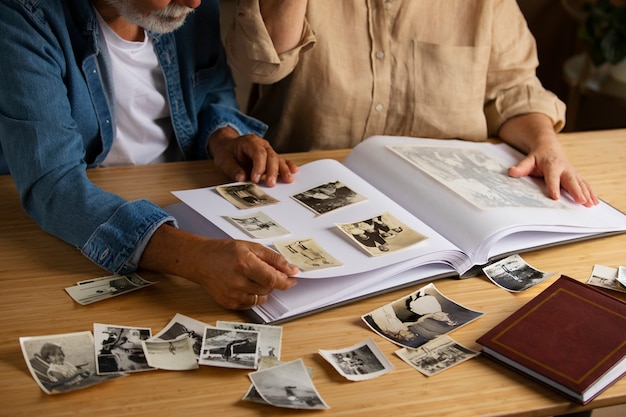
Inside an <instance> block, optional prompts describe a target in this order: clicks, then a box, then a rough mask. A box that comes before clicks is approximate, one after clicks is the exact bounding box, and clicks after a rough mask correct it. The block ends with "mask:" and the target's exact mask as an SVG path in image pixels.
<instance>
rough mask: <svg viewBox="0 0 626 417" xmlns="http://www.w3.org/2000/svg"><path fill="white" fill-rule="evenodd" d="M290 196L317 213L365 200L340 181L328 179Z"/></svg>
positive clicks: (328, 211) (327, 211)
mask: <svg viewBox="0 0 626 417" xmlns="http://www.w3.org/2000/svg"><path fill="white" fill-rule="evenodd" d="M291 197H292V198H293V199H294V200H296V201H297V202H299V203H300V204H302V205H303V206H304V207H306V208H308V209H309V210H311V211H313V212H314V213H316V214H317V215H320V214H325V213H330V212H331V211H334V210H337V209H340V208H343V207H347V206H350V205H352V204H356V203H360V202H361V201H366V200H367V198H365V196H362V195H360V194H358V193H357V192H355V191H353V190H352V189H350V188H349V187H348V186H346V185H345V184H344V183H342V182H341V181H329V182H326V183H324V184H320V185H318V186H315V187H313V188H309V189H308V190H306V191H303V192H301V193H298V194H295V195H293V196H291Z"/></svg>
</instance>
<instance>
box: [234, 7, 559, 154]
mask: <svg viewBox="0 0 626 417" xmlns="http://www.w3.org/2000/svg"><path fill="white" fill-rule="evenodd" d="M307 7H308V8H307V15H306V22H305V28H304V31H303V34H302V38H301V40H300V43H299V46H298V47H296V48H295V49H293V50H291V51H287V52H285V53H282V54H280V55H278V54H277V52H276V50H275V49H274V47H273V44H272V41H271V39H270V38H269V35H268V33H267V30H266V28H265V25H264V24H263V20H262V18H261V16H260V13H259V6H258V0H241V1H240V2H239V5H238V7H237V13H236V17H235V19H234V22H233V25H232V27H230V28H229V31H228V34H227V38H226V47H227V52H228V54H229V62H230V64H231V66H232V67H233V70H234V71H235V72H238V73H240V74H241V75H243V76H245V77H247V78H248V79H249V80H250V81H252V82H254V83H259V84H261V85H260V86H259V89H258V93H259V97H258V100H256V102H255V103H254V106H253V107H251V109H250V114H251V115H252V116H254V117H257V118H259V119H260V120H262V121H264V122H265V123H267V124H268V125H269V126H270V127H269V130H268V133H267V138H268V139H269V140H270V141H271V142H272V144H273V146H274V147H275V149H276V150H277V151H279V152H297V151H308V150H317V149H333V148H349V147H353V146H355V145H356V144H358V143H359V142H360V141H362V140H363V139H365V138H367V137H369V136H372V135H380V134H384V135H403V136H413V137H431V138H442V139H443V138H461V139H467V140H484V139H486V138H488V137H493V136H496V135H497V132H498V130H499V128H500V126H501V125H502V123H503V122H504V121H506V120H507V119H509V118H511V117H513V116H516V115H521V114H527V113H543V114H545V115H547V116H548V117H549V118H550V119H551V120H552V122H553V125H554V127H555V129H556V130H557V131H558V130H560V129H561V128H562V127H563V125H564V114H565V105H564V104H563V103H562V102H561V101H560V100H559V99H558V98H557V97H556V96H555V95H554V94H553V93H551V92H549V91H547V90H545V89H544V88H543V87H542V85H541V83H540V81H539V79H538V78H537V77H536V74H535V69H536V67H537V65H538V60H537V53H536V45H535V40H534V38H533V36H532V34H531V33H530V31H529V29H528V26H527V24H526V21H525V19H524V17H523V15H522V13H521V11H520V9H519V7H518V5H517V3H516V1H515V0H445V1H443V0H439V1H437V0H360V1H356V0H354V1H353V0H309V2H308V6H307Z"/></svg>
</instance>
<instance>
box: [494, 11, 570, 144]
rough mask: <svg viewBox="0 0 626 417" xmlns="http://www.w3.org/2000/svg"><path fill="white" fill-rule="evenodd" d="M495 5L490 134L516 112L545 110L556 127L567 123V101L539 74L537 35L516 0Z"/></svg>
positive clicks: (556, 128) (495, 133) (539, 111)
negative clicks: (552, 89)
mask: <svg viewBox="0 0 626 417" xmlns="http://www.w3.org/2000/svg"><path fill="white" fill-rule="evenodd" d="M498 4H499V6H500V7H495V8H494V16H493V22H494V24H493V29H494V30H493V33H492V36H493V37H494V42H493V43H492V45H494V46H493V48H492V51H491V58H490V61H489V71H488V74H487V88H486V94H485V99H486V104H485V116H486V118H487V126H488V130H489V135H490V136H496V135H497V133H498V131H499V129H500V127H501V126H502V124H503V123H504V122H505V121H506V120H508V119H510V118H513V117H515V116H519V115H523V114H528V113H542V114H545V115H546V116H548V117H549V118H550V119H551V120H552V124H553V126H554V129H555V130H556V131H560V130H561V129H562V128H563V126H564V125H565V104H564V103H563V102H562V101H561V100H560V99H559V98H558V97H557V96H556V95H555V94H554V93H552V92H550V91H548V90H546V89H545V88H544V87H543V86H542V84H541V82H540V81H539V79H538V78H537V76H536V72H535V71H536V68H537V66H538V65H539V62H538V59H537V46H536V43H535V39H534V37H533V35H532V33H531V32H530V30H529V29H528V26H527V24H526V21H525V19H524V17H523V15H522V13H521V11H520V9H519V7H518V6H517V3H515V2H512V1H504V2H499V3H498Z"/></svg>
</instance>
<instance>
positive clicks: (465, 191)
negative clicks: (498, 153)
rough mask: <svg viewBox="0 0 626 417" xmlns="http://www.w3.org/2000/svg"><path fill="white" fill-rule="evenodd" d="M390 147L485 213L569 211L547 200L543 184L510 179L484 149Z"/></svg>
mask: <svg viewBox="0 0 626 417" xmlns="http://www.w3.org/2000/svg"><path fill="white" fill-rule="evenodd" d="M388 148H389V149H391V150H392V151H393V152H395V153H396V154H397V155H399V156H400V157H402V158H403V159H405V160H406V161H407V162H409V163H410V164H412V165H413V166H415V167H416V168H418V169H420V170H421V171H423V172H424V173H426V174H427V175H429V176H431V177H432V178H434V179H435V180H437V181H438V182H440V183H441V184H443V185H444V186H446V187H447V188H449V189H450V190H452V191H454V192H455V193H456V194H457V195H459V196H460V197H461V198H463V199H465V200H466V201H468V202H469V203H471V204H473V205H474V206H475V207H477V208H479V209H481V210H488V209H493V208H499V207H537V208H560V209H565V208H567V206H566V205H565V204H563V203H562V202H561V201H559V200H552V199H549V198H546V197H545V192H544V189H545V184H544V183H543V181H540V180H538V179H533V178H530V177H523V178H513V177H510V176H509V175H508V174H507V167H505V166H504V165H502V164H501V163H500V162H498V161H497V160H495V159H493V158H492V157H490V156H489V155H487V154H486V153H484V152H482V151H480V150H472V149H462V148H454V147H430V146H420V145H398V146H388Z"/></svg>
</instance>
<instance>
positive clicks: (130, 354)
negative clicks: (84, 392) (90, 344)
mask: <svg viewBox="0 0 626 417" xmlns="http://www.w3.org/2000/svg"><path fill="white" fill-rule="evenodd" d="M93 336H94V341H95V352H96V367H97V369H98V374H100V375H108V374H120V373H130V372H143V371H152V370H154V369H155V368H153V367H151V366H150V365H148V361H147V359H146V355H145V353H144V351H143V345H142V343H141V342H142V341H144V340H148V339H150V337H152V331H151V330H150V329H149V328H142V327H129V326H118V325H113V324H102V323H94V325H93Z"/></svg>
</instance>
